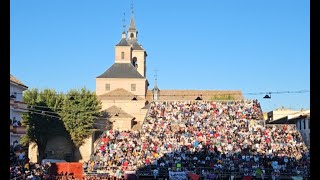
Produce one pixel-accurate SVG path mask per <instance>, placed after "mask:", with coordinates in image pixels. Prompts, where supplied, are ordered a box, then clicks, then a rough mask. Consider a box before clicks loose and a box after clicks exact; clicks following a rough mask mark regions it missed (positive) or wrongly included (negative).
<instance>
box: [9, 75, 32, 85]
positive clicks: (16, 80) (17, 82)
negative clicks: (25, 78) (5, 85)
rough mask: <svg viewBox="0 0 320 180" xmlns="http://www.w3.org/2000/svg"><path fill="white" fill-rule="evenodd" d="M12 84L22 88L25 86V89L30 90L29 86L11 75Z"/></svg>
mask: <svg viewBox="0 0 320 180" xmlns="http://www.w3.org/2000/svg"><path fill="white" fill-rule="evenodd" d="M10 82H14V83H16V84H18V85H20V86H23V87H25V88H28V86H26V85H24V84H23V83H22V82H21V81H20V80H19V79H17V78H16V77H14V76H13V75H12V74H10Z"/></svg>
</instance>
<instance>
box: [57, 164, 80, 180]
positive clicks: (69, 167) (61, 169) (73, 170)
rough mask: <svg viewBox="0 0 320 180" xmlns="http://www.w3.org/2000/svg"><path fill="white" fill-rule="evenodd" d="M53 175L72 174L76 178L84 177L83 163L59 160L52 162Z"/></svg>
mask: <svg viewBox="0 0 320 180" xmlns="http://www.w3.org/2000/svg"><path fill="white" fill-rule="evenodd" d="M51 174H52V175H56V176H57V175H70V176H73V177H74V178H80V179H81V178H82V163H78V162H70V163H69V162H59V163H52V164H51Z"/></svg>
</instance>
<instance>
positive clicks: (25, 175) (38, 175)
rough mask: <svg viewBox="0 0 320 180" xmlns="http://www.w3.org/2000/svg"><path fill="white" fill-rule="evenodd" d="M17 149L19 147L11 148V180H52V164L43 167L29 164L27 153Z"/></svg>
mask: <svg viewBox="0 0 320 180" xmlns="http://www.w3.org/2000/svg"><path fill="white" fill-rule="evenodd" d="M17 147H19V145H16V146H11V147H10V179H16V180H19V179H31V180H36V179H50V177H49V175H48V174H49V169H50V166H51V165H50V163H46V164H42V165H41V164H38V163H32V162H29V158H27V155H26V152H25V151H23V150H21V149H17Z"/></svg>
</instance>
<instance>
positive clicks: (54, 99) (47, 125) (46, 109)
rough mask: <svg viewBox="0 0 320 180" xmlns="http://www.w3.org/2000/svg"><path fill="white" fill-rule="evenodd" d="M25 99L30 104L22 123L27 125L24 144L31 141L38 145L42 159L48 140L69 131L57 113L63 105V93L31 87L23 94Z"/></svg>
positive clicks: (22, 141) (40, 158)
mask: <svg viewBox="0 0 320 180" xmlns="http://www.w3.org/2000/svg"><path fill="white" fill-rule="evenodd" d="M23 101H24V102H25V103H26V104H27V105H28V109H29V111H28V113H26V114H24V115H23V118H22V119H23V120H22V124H24V125H26V135H24V136H23V137H22V139H21V143H22V144H23V145H27V144H29V143H30V142H34V143H36V145H37V146H38V152H39V158H38V161H41V160H42V159H43V157H44V155H45V150H46V146H47V142H48V140H49V139H50V138H51V137H54V136H56V135H57V134H65V135H67V132H66V130H65V128H64V126H63V122H62V121H61V120H60V119H59V115H58V114H57V112H58V110H59V108H61V106H62V102H63V95H62V94H57V93H56V91H55V90H52V89H44V90H43V91H39V90H38V89H29V90H27V91H25V93H24V94H23Z"/></svg>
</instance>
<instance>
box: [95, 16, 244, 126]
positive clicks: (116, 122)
mask: <svg viewBox="0 0 320 180" xmlns="http://www.w3.org/2000/svg"><path fill="white" fill-rule="evenodd" d="M123 27H124V30H123V32H122V35H121V39H120V41H119V42H118V43H117V44H116V45H115V47H114V48H115V55H114V64H113V65H112V66H111V67H109V68H108V69H107V70H106V71H105V72H103V73H102V74H101V75H99V76H98V77H96V95H97V96H98V99H99V100H101V102H102V110H103V111H104V112H105V116H104V117H105V118H107V119H108V121H109V122H110V123H111V124H112V128H113V129H118V130H131V129H133V130H138V129H140V127H141V124H142V123H143V121H144V118H145V117H146V113H147V110H148V104H149V102H152V101H192V100H194V99H197V98H198V99H197V100H217V99H223V98H224V100H225V99H229V100H236V99H243V95H242V93H241V91H217V90H161V92H160V89H159V88H158V85H157V79H155V85H154V87H153V89H151V90H148V87H149V82H148V80H147V77H146V71H147V63H146V61H147V52H146V50H145V49H144V48H143V47H142V46H141V44H139V42H138V30H137V28H136V25H135V19H134V14H133V13H132V17H131V21H130V26H129V29H128V30H127V31H126V29H125V27H126V26H125V25H123ZM99 123H100V124H103V123H104V122H103V121H101V122H99ZM100 128H101V127H100Z"/></svg>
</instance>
